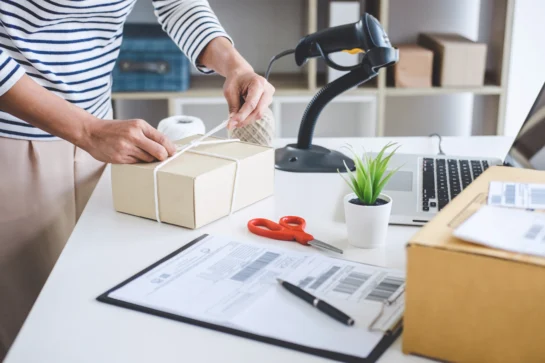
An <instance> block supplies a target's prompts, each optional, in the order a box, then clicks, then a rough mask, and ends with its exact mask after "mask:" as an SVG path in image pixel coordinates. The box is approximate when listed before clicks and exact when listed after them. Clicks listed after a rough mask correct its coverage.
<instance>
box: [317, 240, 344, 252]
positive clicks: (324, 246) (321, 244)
mask: <svg viewBox="0 0 545 363" xmlns="http://www.w3.org/2000/svg"><path fill="white" fill-rule="evenodd" d="M308 244H309V245H311V246H314V247H318V248H322V249H324V250H328V251H331V252H336V253H340V254H342V253H343V250H341V249H340V248H337V247H335V246H332V245H330V244H328V243H325V242H322V241H320V240H317V239H313V240H312V241H310V242H309V243H308Z"/></svg>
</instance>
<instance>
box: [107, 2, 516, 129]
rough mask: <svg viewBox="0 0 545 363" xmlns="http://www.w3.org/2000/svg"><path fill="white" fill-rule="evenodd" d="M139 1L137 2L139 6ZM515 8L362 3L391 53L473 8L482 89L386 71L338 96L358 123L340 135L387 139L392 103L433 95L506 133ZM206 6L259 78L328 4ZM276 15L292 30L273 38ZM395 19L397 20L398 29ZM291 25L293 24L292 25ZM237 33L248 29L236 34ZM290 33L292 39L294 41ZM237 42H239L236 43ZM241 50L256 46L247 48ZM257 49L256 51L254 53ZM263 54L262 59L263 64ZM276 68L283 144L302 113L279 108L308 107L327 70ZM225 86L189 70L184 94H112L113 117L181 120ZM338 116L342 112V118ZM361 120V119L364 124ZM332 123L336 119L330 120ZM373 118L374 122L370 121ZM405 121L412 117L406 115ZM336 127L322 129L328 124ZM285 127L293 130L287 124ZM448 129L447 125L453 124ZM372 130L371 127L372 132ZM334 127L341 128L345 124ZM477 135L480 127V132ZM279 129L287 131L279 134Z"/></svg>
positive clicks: (315, 25)
mask: <svg viewBox="0 0 545 363" xmlns="http://www.w3.org/2000/svg"><path fill="white" fill-rule="evenodd" d="M142 1H143V0H140V1H139V3H140V2H142ZM514 2H515V0H481V1H480V4H478V3H479V2H476V1H474V0H465V1H462V0H460V1H457V2H453V1H451V0H411V4H410V6H411V10H412V9H413V8H416V9H417V10H415V11H414V12H412V13H411V12H409V13H408V14H406V13H407V11H406V9H405V8H406V7H407V2H406V0H362V1H361V7H362V11H366V12H369V13H371V14H372V15H374V16H375V17H377V19H378V20H379V21H380V22H381V24H382V26H383V27H384V28H385V30H386V32H387V33H388V34H389V36H390V39H391V40H392V43H393V44H394V46H395V45H396V43H397V44H399V42H406V41H414V40H415V39H416V36H417V34H418V33H420V32H423V31H445V32H447V31H459V29H460V26H459V25H457V24H450V23H449V22H448V21H447V20H450V17H456V16H457V14H456V13H454V14H451V12H452V9H458V8H456V7H463V6H465V7H466V8H471V9H473V11H472V13H471V14H474V13H475V12H476V11H475V10H479V11H477V18H476V25H475V24H474V23H475V21H473V23H472V24H473V28H474V29H473V31H472V32H471V33H472V34H470V36H468V35H467V34H466V36H468V37H470V38H473V39H474V40H478V41H482V42H486V43H487V44H488V54H487V76H486V82H485V85H484V86H482V87H468V88H464V87H457V88H442V87H432V88H395V87H392V86H391V85H389V84H388V82H387V73H386V70H381V71H380V73H379V76H378V77H377V78H376V79H375V80H373V81H372V82H369V83H367V84H365V85H362V86H361V87H357V88H355V89H352V90H350V91H348V92H346V93H345V94H343V97H339V98H338V99H335V100H334V101H333V102H332V103H344V104H346V108H345V110H344V111H345V114H343V116H340V117H339V118H342V119H343V120H344V119H352V123H355V124H359V126H358V125H356V126H354V125H347V126H346V130H347V131H346V135H344V136H373V135H376V136H383V135H388V134H389V132H387V130H388V129H390V130H391V129H395V128H396V127H397V126H396V125H395V124H394V123H395V122H398V121H397V119H398V118H399V117H398V116H397V115H395V114H393V115H392V112H391V109H390V108H389V107H390V106H391V107H395V105H396V102H399V101H396V99H397V100H399V99H400V98H402V97H412V98H411V100H413V99H414V100H415V101H414V102H415V105H418V103H420V104H421V105H422V104H424V105H425V104H426V102H428V100H430V97H432V98H431V99H435V98H436V97H435V96H439V97H443V100H444V97H447V96H448V97H451V96H453V95H470V96H474V97H473V98H472V99H474V101H472V102H474V103H472V104H471V105H470V106H471V107H469V108H468V109H469V111H468V112H470V113H471V115H470V117H473V119H475V118H476V117H478V116H482V115H486V116H487V117H488V118H489V119H488V120H487V121H486V122H487V123H488V124H492V126H488V128H487V130H488V131H481V132H484V133H493V134H498V135H501V134H503V130H504V117H505V104H506V84H507V74H508V71H509V55H510V49H511V44H510V42H511V32H512V21H513V9H514ZM210 4H211V6H212V8H213V9H214V10H215V12H216V14H217V15H218V17H219V19H220V21H221V22H222V24H223V25H224V27H225V28H226V30H227V32H228V33H229V34H230V35H232V36H233V38H234V40H235V45H237V47H238V48H239V50H240V51H241V53H242V54H243V56H245V57H246V58H247V59H249V61H250V63H252V65H253V66H254V67H255V69H256V71H257V72H259V73H263V72H264V70H265V67H266V64H254V63H258V62H259V63H266V62H262V61H263V59H268V58H270V57H271V56H272V55H274V54H276V53H278V52H279V51H281V50H284V49H287V48H293V47H294V46H295V45H296V44H297V41H298V40H299V39H300V38H301V37H302V36H304V35H306V34H308V33H312V32H315V31H317V30H318V29H321V28H323V27H327V12H328V6H329V5H328V4H329V1H327V0H276V1H270V0H259V1H253V0H210ZM474 4H477V6H480V8H479V9H475V5H474ZM137 5H138V4H137ZM251 9H254V12H253V13H251V14H250V15H249V13H248V11H251ZM424 10H425V11H424ZM238 11H244V14H242V15H243V16H247V17H250V16H251V17H256V16H261V17H265V18H264V19H263V21H261V22H259V21H258V20H257V19H254V18H252V19H251V20H248V19H246V20H244V19H242V18H241V19H242V20H240V19H238V18H237V17H236V14H237V12H238ZM426 11H430V12H432V13H433V12H435V13H434V14H435V16H436V18H437V19H432V20H429V19H426V18H425V17H426V16H428V15H427V13H426ZM279 12H282V13H290V14H291V15H290V16H286V19H284V20H285V21H291V23H286V25H285V24H284V23H282V27H283V28H287V29H283V30H284V32H283V33H282V34H277V33H276V32H275V31H274V30H275V29H276V28H274V27H276V26H278V25H277V24H276V21H280V20H277V19H270V18H267V17H269V16H270V13H275V14H278V13H279ZM418 12H420V13H421V14H420V13H418ZM292 13H293V14H292ZM458 15H460V14H458ZM152 16H153V15H152ZM405 17H407V19H408V20H407V21H409V20H412V22H413V23H412V28H410V29H409V30H408V29H405V27H408V26H410V25H407V24H404V23H403V21H405ZM419 17H423V18H422V19H423V20H426V21H427V23H426V21H420V18H419ZM442 17H443V18H444V19H443V18H442ZM399 18H401V20H402V21H401V22H400V19H399ZM468 18H471V16H468ZM151 21H154V19H153V18H151ZM295 21H297V22H298V23H297V24H294V23H293V22H295ZM256 23H258V24H262V27H263V29H261V30H260V31H256V32H253V29H252V31H248V28H247V27H249V26H255V24H256ZM475 26H476V28H475ZM240 27H246V28H245V29H240ZM294 32H297V33H296V34H293V33H294ZM248 33H251V34H250V35H249V34H248ZM254 33H255V34H254ZM271 33H272V35H271ZM466 33H467V32H466ZM471 35H472V36H471ZM252 36H253V37H252ZM237 37H239V38H242V39H240V40H237ZM237 42H238V43H239V44H237ZM246 43H253V44H251V45H248V46H246V47H245V44H246ZM256 44H257V45H258V46H259V47H256V46H255V45H256ZM261 45H262V47H261ZM260 47H261V48H260ZM263 54H266V57H265V56H264V55H263ZM287 58H289V57H287ZM252 61H253V62H252ZM281 62H284V63H283V65H281V66H277V65H276V64H275V68H274V69H273V73H272V74H271V79H270V82H271V83H272V84H273V85H274V86H275V88H276V94H275V101H274V103H273V105H272V109H273V112H275V113H276V118H277V130H280V132H279V133H277V135H278V136H280V137H293V136H295V135H294V131H293V130H296V129H297V128H298V125H299V122H300V117H301V115H302V111H301V113H300V114H297V113H295V111H294V113H293V114H291V115H282V114H279V112H281V110H282V109H283V105H286V104H291V105H293V104H296V103H300V104H301V107H300V108H301V109H302V110H304V106H306V103H305V102H308V101H310V99H311V97H312V96H313V95H314V94H315V93H316V92H317V91H318V89H319V88H320V87H321V86H323V85H324V84H325V79H326V73H325V71H326V67H325V66H324V64H323V62H322V61H318V60H317V59H313V60H310V61H309V62H308V63H307V64H306V65H305V66H304V67H303V68H302V69H297V68H296V67H295V68H294V62H293V60H291V59H288V60H282V61H281ZM290 62H291V63H290ZM279 63H280V61H279ZM222 86H223V79H222V78H221V77H219V76H204V75H198V74H197V72H195V71H193V75H192V78H191V87H190V89H189V90H187V91H185V92H173V93H171V92H159V93H147V92H138V93H115V94H113V99H114V105H115V109H116V111H119V110H120V109H125V110H127V109H130V108H131V107H130V106H127V105H125V106H124V107H123V105H121V104H122V103H124V102H125V103H126V102H131V101H139V102H140V101H162V102H165V101H166V102H167V104H168V108H167V110H164V111H166V112H163V114H162V115H161V116H164V117H166V116H171V115H175V114H179V113H180V112H182V110H183V109H184V110H185V108H183V107H180V105H196V106H197V105H201V106H202V107H206V105H207V103H209V104H214V105H219V104H221V103H222V102H223V103H224V102H225V101H224V100H223V98H222V97H223V91H222ZM458 98H459V97H458ZM423 100H426V101H423ZM443 102H445V101H443ZM120 106H121V107H120ZM360 106H361V107H360ZM290 107H291V106H290ZM329 107H335V106H328V107H326V110H327V109H328V108H329ZM362 107H363V108H362ZM288 108H289V107H288ZM419 108H422V106H415V107H414V110H410V111H415V112H417V111H418V110H419ZM471 109H473V111H471ZM483 109H486V112H482V110H483ZM294 110H295V108H294ZM479 110H480V111H481V112H480V113H479ZM342 111H343V110H339V112H342ZM118 113H119V112H118ZM205 115H206V114H205ZM119 116H121V115H118V117H119ZM346 116H348V117H346ZM361 116H365V117H366V118H365V120H364V119H362V118H361ZM329 117H330V118H335V115H330V116H329ZM370 117H372V119H369V118H370ZM404 117H405V114H404ZM407 117H410V115H409V116H407ZM419 117H420V118H421V116H419V115H417V114H415V116H414V118H419ZM322 118H325V116H324V115H323V116H322V117H321V120H320V121H319V123H318V125H320V124H321V123H323V122H327V121H324V120H322ZM490 118H493V119H490ZM288 120H289V121H288ZM216 121H217V120H216ZM334 121H335V120H333V121H329V122H327V123H333V122H334ZM288 122H291V123H295V124H293V125H287V124H286V123H288ZM405 122H406V121H405ZM437 122H439V121H437ZM445 122H452V120H450V121H449V120H447V121H445ZM483 122H484V121H483ZM370 123H371V124H372V126H369V124H370ZM362 125H364V126H362ZM286 126H288V127H286ZM360 126H361V127H360ZM335 127H344V125H342V126H338V125H337V126H335ZM466 128H467V127H466ZM472 129H473V130H475V129H479V127H477V128H476V127H472ZM480 129H484V128H483V127H480ZM282 130H290V131H289V132H288V131H286V132H283V131H282ZM354 130H364V131H362V134H361V135H360V134H358V135H354V134H352V132H354ZM330 134H331V135H333V134H335V135H337V134H339V132H338V129H336V128H334V127H332V128H330V132H329V133H328V131H327V130H326V129H325V130H324V132H323V136H328V135H330ZM341 134H342V133H341ZM341 136H343V135H341Z"/></svg>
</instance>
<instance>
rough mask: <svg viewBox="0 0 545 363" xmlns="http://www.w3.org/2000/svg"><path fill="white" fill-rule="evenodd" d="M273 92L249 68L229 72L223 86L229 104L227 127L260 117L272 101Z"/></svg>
mask: <svg viewBox="0 0 545 363" xmlns="http://www.w3.org/2000/svg"><path fill="white" fill-rule="evenodd" d="M273 93H274V87H273V86H272V85H271V84H270V83H269V82H267V81H266V80H265V78H263V77H261V76H260V75H258V74H256V73H255V72H254V71H253V69H251V68H249V69H248V68H246V69H236V70H234V71H233V72H231V73H229V74H228V75H227V77H226V79H225V84H224V86H223V94H224V96H225V99H226V100H227V103H228V105H229V123H228V125H227V127H228V128H230V129H232V128H234V127H243V126H246V125H249V124H251V123H253V122H255V121H257V120H259V119H260V118H262V117H263V113H264V112H265V110H266V109H267V108H268V107H269V105H270V104H271V103H272V96H273Z"/></svg>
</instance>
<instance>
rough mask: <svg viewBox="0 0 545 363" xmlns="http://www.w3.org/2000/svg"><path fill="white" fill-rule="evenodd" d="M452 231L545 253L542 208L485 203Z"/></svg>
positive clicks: (476, 240)
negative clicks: (500, 205)
mask: <svg viewBox="0 0 545 363" xmlns="http://www.w3.org/2000/svg"><path fill="white" fill-rule="evenodd" d="M453 234H454V236H456V237H458V238H460V239H463V240H466V241H469V242H473V243H479V244H482V245H485V246H489V247H493V248H499V249H503V250H507V251H512V252H518V253H525V254H531V255H539V256H545V214H543V213H539V212H531V211H527V210H520V209H511V208H501V207H494V206H483V207H481V208H480V209H479V210H478V211H477V212H476V213H475V214H473V215H472V216H471V217H469V218H468V219H467V220H466V221H465V222H464V223H463V224H462V225H460V226H459V227H458V228H457V229H456V230H454V233H453Z"/></svg>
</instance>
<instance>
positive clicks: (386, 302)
mask: <svg viewBox="0 0 545 363" xmlns="http://www.w3.org/2000/svg"><path fill="white" fill-rule="evenodd" d="M404 292H405V284H403V285H401V286H400V287H399V288H398V289H397V290H396V291H395V292H394V293H393V294H392V296H390V297H389V298H388V299H385V300H383V301H382V303H381V307H380V311H379V313H378V314H377V316H376V317H375V318H374V319H373V321H371V323H370V324H369V326H368V327H367V329H368V330H369V331H375V332H376V331H378V332H381V333H388V332H389V331H391V330H392V328H388V329H386V330H383V329H380V328H375V324H376V323H377V322H378V321H379V320H380V318H382V316H383V315H384V310H385V309H386V307H387V306H391V305H393V304H395V303H396V302H397V299H399V297H400V296H402V295H403V293H404ZM399 320H401V319H399ZM398 324H399V321H397V322H396V324H394V325H393V326H394V328H395V326H397V325H398Z"/></svg>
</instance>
